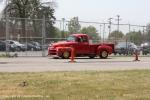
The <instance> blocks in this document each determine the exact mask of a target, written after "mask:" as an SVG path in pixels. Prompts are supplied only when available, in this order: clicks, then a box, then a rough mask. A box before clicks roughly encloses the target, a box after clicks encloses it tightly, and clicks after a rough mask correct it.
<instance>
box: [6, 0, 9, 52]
mask: <svg viewBox="0 0 150 100" xmlns="http://www.w3.org/2000/svg"><path fill="white" fill-rule="evenodd" d="M8 4H9V0H6V17H5V18H6V55H9V44H8V41H7V40H9V22H8V18H9V15H8V8H7V6H8Z"/></svg>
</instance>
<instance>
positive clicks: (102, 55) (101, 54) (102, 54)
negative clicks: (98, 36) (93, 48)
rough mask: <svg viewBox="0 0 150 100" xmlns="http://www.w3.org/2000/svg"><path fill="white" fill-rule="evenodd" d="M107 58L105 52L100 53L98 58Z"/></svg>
mask: <svg viewBox="0 0 150 100" xmlns="http://www.w3.org/2000/svg"><path fill="white" fill-rule="evenodd" d="M107 57H108V52H107V51H106V50H104V51H102V52H101V53H100V58H102V59H106V58H107Z"/></svg>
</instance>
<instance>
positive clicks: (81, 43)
mask: <svg viewBox="0 0 150 100" xmlns="http://www.w3.org/2000/svg"><path fill="white" fill-rule="evenodd" d="M77 41H78V44H77V46H76V53H78V54H89V52H90V51H89V50H90V49H89V42H88V38H87V37H84V36H80V37H78V38H77Z"/></svg>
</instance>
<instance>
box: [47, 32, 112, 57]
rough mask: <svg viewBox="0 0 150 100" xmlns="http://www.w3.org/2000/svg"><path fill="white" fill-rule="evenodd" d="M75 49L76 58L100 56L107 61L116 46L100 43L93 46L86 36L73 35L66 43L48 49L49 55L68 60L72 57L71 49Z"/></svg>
mask: <svg viewBox="0 0 150 100" xmlns="http://www.w3.org/2000/svg"><path fill="white" fill-rule="evenodd" d="M70 48H74V51H75V53H74V54H75V57H84V56H88V57H90V58H94V57H96V56H99V57H100V58H103V59H106V58H107V57H108V55H110V54H112V53H113V52H114V44H108V43H100V44H91V43H90V42H89V36H88V35H86V34H82V33H80V34H72V35H70V36H69V37H68V38H67V40H66V41H60V42H57V43H53V44H52V45H50V46H49V47H48V55H50V56H53V57H60V58H64V59H67V58H69V57H70V56H71V49H70Z"/></svg>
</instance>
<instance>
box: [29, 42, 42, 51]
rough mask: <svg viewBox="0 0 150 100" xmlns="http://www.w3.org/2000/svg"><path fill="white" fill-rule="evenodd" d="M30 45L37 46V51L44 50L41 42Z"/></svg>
mask: <svg viewBox="0 0 150 100" xmlns="http://www.w3.org/2000/svg"><path fill="white" fill-rule="evenodd" d="M30 44H32V45H33V46H35V47H36V48H37V50H42V46H41V45H40V43H39V42H35V41H31V42H30Z"/></svg>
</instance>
